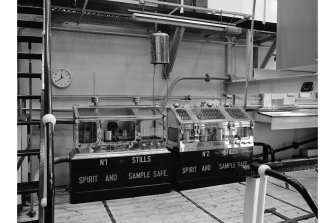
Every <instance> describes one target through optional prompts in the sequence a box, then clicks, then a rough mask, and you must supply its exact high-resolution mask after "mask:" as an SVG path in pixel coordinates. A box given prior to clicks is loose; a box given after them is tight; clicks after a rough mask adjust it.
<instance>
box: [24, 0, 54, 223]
mask: <svg viewBox="0 0 335 223" xmlns="http://www.w3.org/2000/svg"><path fill="white" fill-rule="evenodd" d="M17 12H18V17H19V16H21V17H24V19H20V18H19V19H18V21H17V28H18V36H17V42H18V51H19V52H18V53H17V59H18V73H17V81H18V96H17V100H18V102H17V106H18V114H17V116H18V118H17V125H18V126H20V127H19V128H20V129H19V130H21V134H22V135H23V134H24V132H26V135H27V140H26V142H25V143H26V145H27V146H26V148H22V147H21V148H19V149H18V151H17V156H18V163H17V170H18V171H19V170H20V169H24V167H23V166H22V163H23V161H24V160H25V159H26V158H27V160H28V167H27V168H26V169H28V170H27V172H28V181H27V182H20V183H18V184H17V194H18V195H21V196H22V195H24V194H27V195H29V200H30V201H29V202H30V208H29V212H28V215H29V216H30V217H34V216H35V215H36V210H34V206H33V197H32V195H33V194H34V193H37V195H38V201H39V202H38V204H39V205H38V220H32V221H26V222H40V223H42V222H53V221H54V186H53V184H54V183H53V175H54V173H53V165H54V163H53V128H54V124H55V117H54V116H53V115H51V112H52V103H51V85H50V39H51V38H50V30H51V28H50V24H51V4H50V0H39V1H36V0H35V1H31V0H30V1H27V0H18V7H17ZM38 16H40V17H41V16H43V21H35V20H36V19H35V18H36V17H38ZM27 18H28V19H27ZM27 29H28V30H29V31H30V32H29V33H34V31H36V30H40V31H41V35H31V34H29V35H22V32H23V31H24V30H27ZM24 44H26V46H27V50H21V48H22V47H24V46H25V45H24ZM33 44H41V45H42V52H41V53H32V45H33ZM21 51H22V52H21ZM27 51H28V52H27ZM23 60H24V61H28V69H26V70H25V71H22V70H23V69H20V63H21V62H22V61H23ZM33 61H41V71H42V72H41V73H34V72H32V70H33V69H32V68H33ZM33 79H41V86H42V89H41V94H40V95H33V94H32V93H33ZM27 80H28V81H27ZM26 85H28V90H27V91H28V93H26V94H23V89H24V87H25V86H26ZM33 100H39V101H40V105H41V106H40V118H38V119H33ZM34 110H35V109H34ZM33 126H39V130H40V143H39V148H33V147H32V145H33V144H32V139H33V137H36V136H34V134H33ZM22 135H21V136H22ZM21 140H22V138H21ZM32 156H38V157H39V165H38V166H39V180H38V181H36V180H34V176H33V173H32V166H33V163H32V160H33V159H32ZM18 207H19V206H18Z"/></svg>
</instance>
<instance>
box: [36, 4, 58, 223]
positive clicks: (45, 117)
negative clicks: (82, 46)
mask: <svg viewBox="0 0 335 223" xmlns="http://www.w3.org/2000/svg"><path fill="white" fill-rule="evenodd" d="M50 32H51V0H43V31H42V36H43V55H42V76H41V79H42V95H41V134H40V176H39V182H40V183H39V187H40V188H39V194H40V197H39V199H40V205H39V223H46V222H48V223H53V222H54V199H55V190H54V159H53V156H54V141H53V134H54V125H55V123H56V118H55V116H53V115H52V114H51V113H52V90H51V77H50V76H51V33H50Z"/></svg>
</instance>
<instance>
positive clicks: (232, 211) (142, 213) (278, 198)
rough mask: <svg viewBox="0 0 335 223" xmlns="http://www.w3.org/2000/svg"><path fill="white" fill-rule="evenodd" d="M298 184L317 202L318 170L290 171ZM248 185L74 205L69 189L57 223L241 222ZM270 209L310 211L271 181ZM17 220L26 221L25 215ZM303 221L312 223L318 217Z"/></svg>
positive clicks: (295, 213)
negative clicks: (71, 202) (70, 200)
mask: <svg viewBox="0 0 335 223" xmlns="http://www.w3.org/2000/svg"><path fill="white" fill-rule="evenodd" d="M287 175H290V176H292V177H294V178H295V179H297V180H298V181H300V182H301V183H302V184H303V185H304V186H305V187H306V188H307V189H308V191H309V193H310V194H311V195H312V197H313V198H314V199H315V200H317V198H318V197H317V179H318V175H317V172H316V171H315V170H304V171H298V172H292V173H287ZM244 192H245V185H244V183H234V184H228V185H219V186H213V187H205V188H198V189H193V190H184V191H181V192H176V191H172V192H171V193H167V194H160V195H151V196H143V197H135V198H124V199H116V200H107V201H98V202H90V203H83V204H70V203H69V195H68V193H67V192H65V191H57V192H56V205H55V222H56V223H63V222H64V223H72V222H82V223H84V222H85V223H86V222H87V223H88V222H90V223H91V222H92V223H95V222H113V223H115V222H117V223H132V222H136V223H141V222H145V223H149V222H150V223H154V222H168V223H170V222H185V223H190V222H205V223H212V222H213V223H215V222H221V223H222V222H225V223H234V222H242V219H243V199H244ZM265 208H266V209H270V208H275V209H276V211H277V212H279V213H280V214H282V215H284V216H287V217H289V218H295V217H299V216H303V215H306V214H309V213H310V212H311V211H310V209H309V207H308V205H307V204H306V202H305V201H304V200H303V198H302V197H301V196H300V194H298V193H297V192H296V191H295V190H294V189H293V188H289V189H286V188H285V184H284V183H283V182H281V181H278V180H275V179H271V178H269V183H268V189H267V197H266V204H265ZM18 218H19V220H20V221H21V220H23V219H27V218H26V216H25V214H24V213H23V214H21V215H20V216H19V217H18ZM281 221H283V219H281V218H279V217H277V216H275V215H274V214H272V213H266V214H265V215H264V222H281ZM299 222H306V223H307V222H309V223H314V222H315V218H314V217H313V218H310V219H307V220H302V221H299Z"/></svg>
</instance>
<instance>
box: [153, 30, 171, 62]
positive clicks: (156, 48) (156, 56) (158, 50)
mask: <svg viewBox="0 0 335 223" xmlns="http://www.w3.org/2000/svg"><path fill="white" fill-rule="evenodd" d="M151 63H152V64H168V63H170V56H169V35H168V34H166V33H161V32H158V33H153V34H151Z"/></svg>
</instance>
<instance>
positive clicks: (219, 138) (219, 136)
mask: <svg viewBox="0 0 335 223" xmlns="http://www.w3.org/2000/svg"><path fill="white" fill-rule="evenodd" d="M223 134H224V124H223V123H220V124H219V127H218V129H217V132H216V140H217V141H223Z"/></svg>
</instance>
